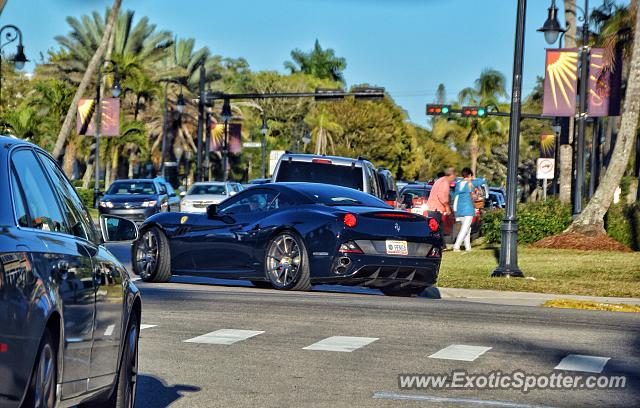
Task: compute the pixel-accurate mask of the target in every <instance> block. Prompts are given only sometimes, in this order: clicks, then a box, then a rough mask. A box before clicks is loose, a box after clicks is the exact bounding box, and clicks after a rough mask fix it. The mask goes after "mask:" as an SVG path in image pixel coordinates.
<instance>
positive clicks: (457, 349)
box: [429, 344, 491, 361]
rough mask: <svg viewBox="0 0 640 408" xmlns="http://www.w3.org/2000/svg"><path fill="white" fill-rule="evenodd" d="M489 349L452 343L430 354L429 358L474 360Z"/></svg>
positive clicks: (489, 348)
mask: <svg viewBox="0 0 640 408" xmlns="http://www.w3.org/2000/svg"><path fill="white" fill-rule="evenodd" d="M489 350H491V347H482V346H466V345H464V344H452V345H450V346H448V347H445V348H443V349H442V350H440V351H438V352H436V353H434V354H432V355H430V356H429V358H439V359H443V360H458V361H474V360H475V359H476V358H478V357H480V356H481V355H483V354H484V353H486V352H487V351H489Z"/></svg>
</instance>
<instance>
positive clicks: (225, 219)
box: [132, 183, 443, 295]
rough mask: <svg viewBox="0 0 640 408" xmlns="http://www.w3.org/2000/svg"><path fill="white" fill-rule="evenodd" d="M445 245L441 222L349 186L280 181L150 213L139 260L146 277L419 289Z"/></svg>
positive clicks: (402, 291) (136, 249) (431, 278)
mask: <svg viewBox="0 0 640 408" xmlns="http://www.w3.org/2000/svg"><path fill="white" fill-rule="evenodd" d="M442 247H443V241H442V237H441V235H440V228H439V220H436V219H433V218H425V217H423V216H421V215H417V214H411V213H407V212H404V211H396V210H394V209H393V208H392V207H390V206H388V205H387V204H386V203H385V202H383V201H382V200H380V199H378V198H376V197H373V196H371V195H369V194H366V193H363V192H360V191H357V190H353V189H350V188H345V187H338V186H331V185H325V184H313V183H274V184H268V185H264V186H256V187H253V188H251V189H248V190H245V191H243V192H241V193H239V194H237V195H235V196H233V197H230V198H228V199H227V200H225V201H223V202H222V203H220V204H218V205H211V206H209V207H208V208H207V213H206V214H185V213H164V214H157V215H154V216H153V217H150V218H149V219H147V221H145V223H144V224H143V225H142V226H141V227H140V238H139V239H138V240H136V241H135V242H134V244H133V246H132V251H133V254H132V259H133V264H134V271H135V273H137V274H139V275H140V277H141V278H142V279H143V280H144V281H147V282H166V281H168V280H169V278H170V277H171V275H172V274H173V275H191V276H207V277H214V278H224V279H244V280H250V281H252V282H253V283H254V285H256V286H259V287H273V288H276V289H285V290H308V289H310V287H311V285H313V284H321V283H323V284H329V283H331V284H343V285H362V286H367V287H371V288H379V289H381V290H382V291H383V292H384V293H385V294H389V295H411V294H415V293H418V292H420V291H422V290H424V289H425V288H426V287H428V286H431V285H433V284H434V283H435V282H436V278H437V276H438V270H439V268H440V261H441V255H442Z"/></svg>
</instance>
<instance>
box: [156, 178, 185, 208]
mask: <svg viewBox="0 0 640 408" xmlns="http://www.w3.org/2000/svg"><path fill="white" fill-rule="evenodd" d="M154 180H156V181H158V182H159V183H160V185H161V186H164V188H165V189H166V191H167V195H168V196H169V203H168V207H169V210H168V211H176V212H178V211H180V197H179V196H178V194H176V191H175V190H174V189H173V186H172V185H171V183H169V182H168V181H166V180H165V179H163V178H161V177H156V178H155V179H154Z"/></svg>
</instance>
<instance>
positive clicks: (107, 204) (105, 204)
mask: <svg viewBox="0 0 640 408" xmlns="http://www.w3.org/2000/svg"><path fill="white" fill-rule="evenodd" d="M100 207H102V208H113V203H112V202H111V201H100Z"/></svg>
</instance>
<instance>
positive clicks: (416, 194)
mask: <svg viewBox="0 0 640 408" xmlns="http://www.w3.org/2000/svg"><path fill="white" fill-rule="evenodd" d="M430 193H431V189H427V188H420V187H418V188H405V189H403V190H402V196H403V197H404V196H406V195H411V196H413V198H429V194H430Z"/></svg>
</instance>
